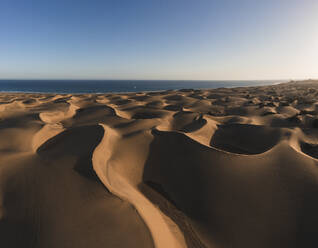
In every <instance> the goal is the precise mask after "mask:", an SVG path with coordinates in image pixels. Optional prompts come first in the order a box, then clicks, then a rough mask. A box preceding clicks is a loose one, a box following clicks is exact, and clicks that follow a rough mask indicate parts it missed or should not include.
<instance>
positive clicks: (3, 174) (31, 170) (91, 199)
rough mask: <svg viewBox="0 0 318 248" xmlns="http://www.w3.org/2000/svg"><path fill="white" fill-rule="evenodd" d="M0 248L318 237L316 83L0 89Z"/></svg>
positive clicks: (232, 244) (262, 246)
mask: <svg viewBox="0 0 318 248" xmlns="http://www.w3.org/2000/svg"><path fill="white" fill-rule="evenodd" d="M0 138H1V139H0V155H1V156H0V247H4V248H7V247H8V248H15V247H25V248H28V247H30V248H31V247H32V248H37V247H41V248H42V247H43V248H51V247H52V248H53V247H54V248H73V247H74V248H75V247H76V248H82V247H83V248H84V247H91V248H99V247H103V248H104V247H116V248H117V247H118V248H121V247H138V248H139V247H140V248H143V247H156V248H167V247H168V248H170V247H171V248H174V247H176V248H179V247H180V248H182V247H195V248H196V247H202V248H227V247H229V248H243V247H244V248H246V247H251V248H255V247H257V248H285V247H286V248H287V247H288V248H290V247H304V248H307V247H317V246H318V230H317V226H318V214H317V211H318V167H317V166H318V160H317V159H318V81H317V82H316V81H313V80H308V81H302V82H289V83H283V84H278V85H272V86H261V87H240V88H220V89H213V90H212V89H211V90H191V89H187V90H179V91H173V90H170V91H162V92H143V93H122V94H119V93H118V94H83V95H78V94H74V95H72V94H65V95H64V94H21V93H0Z"/></svg>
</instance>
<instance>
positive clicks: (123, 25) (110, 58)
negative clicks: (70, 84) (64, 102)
mask: <svg viewBox="0 0 318 248" xmlns="http://www.w3.org/2000/svg"><path fill="white" fill-rule="evenodd" d="M317 13H318V1H317V0H218V1H213V0H85V1H84V0H73V1H70V0H28V1H26V0H1V1H0V78H76V79H211V80H213V79H215V80H218V79H229V80H233V79H237V80H239V79H298V78H318V14H317Z"/></svg>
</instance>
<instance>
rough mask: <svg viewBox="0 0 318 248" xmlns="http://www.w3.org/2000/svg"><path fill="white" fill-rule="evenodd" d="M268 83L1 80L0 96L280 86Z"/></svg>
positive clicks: (275, 81)
mask: <svg viewBox="0 0 318 248" xmlns="http://www.w3.org/2000/svg"><path fill="white" fill-rule="evenodd" d="M283 81H284V80H267V81H259V80H256V81H195V80H191V81H188V80H182V81H180V80H178V81H176V80H12V79H10V80H4V79H3V80H0V92H28V93H29V92H30V93H107V92H140V91H160V90H175V89H215V88H222V87H241V86H260V85H270V84H276V83H280V82H283Z"/></svg>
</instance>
